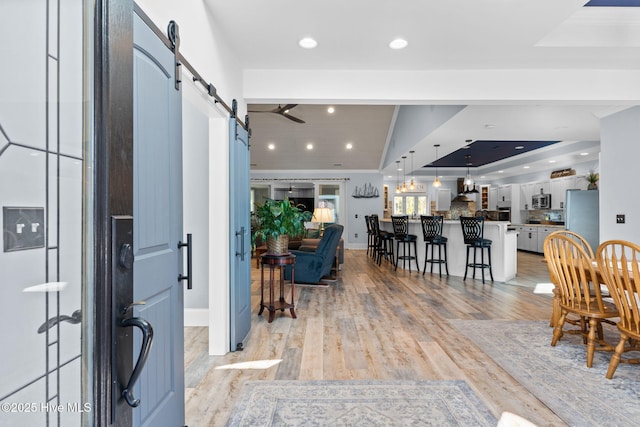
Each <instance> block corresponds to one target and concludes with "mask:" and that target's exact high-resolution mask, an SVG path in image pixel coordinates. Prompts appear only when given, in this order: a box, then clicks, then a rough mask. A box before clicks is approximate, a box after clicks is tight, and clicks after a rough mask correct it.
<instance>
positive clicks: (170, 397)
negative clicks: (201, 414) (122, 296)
mask: <svg viewBox="0 0 640 427" xmlns="http://www.w3.org/2000/svg"><path fill="white" fill-rule="evenodd" d="M133 28H134V30H133V34H134V38H133V40H134V49H133V71H134V79H133V89H134V97H133V98H134V102H133V106H134V122H133V128H134V137H133V147H134V155H133V157H134V167H133V176H134V177H133V184H134V191H133V196H134V200H133V251H134V259H135V262H134V269H133V270H134V273H133V282H134V290H133V301H136V302H137V301H144V304H140V305H135V306H134V307H133V310H134V313H133V315H134V316H135V317H140V318H143V319H146V320H147V321H148V322H149V323H150V324H151V326H152V327H153V344H152V346H151V350H150V352H149V356H148V358H147V360H146V364H145V365H144V368H143V370H142V374H141V376H140V379H139V380H138V381H137V383H136V385H135V387H134V389H133V396H134V397H135V398H136V399H140V405H139V406H137V407H134V408H132V411H133V412H132V414H133V425H134V426H154V427H155V426H183V425H184V419H185V413H184V411H185V409H184V302H183V301H184V294H183V292H184V290H183V286H184V285H183V283H182V282H180V281H178V276H179V275H180V273H182V271H183V269H182V256H181V253H180V249H179V246H178V245H179V242H180V241H181V240H182V103H181V91H179V90H176V84H175V76H174V73H175V66H174V65H175V62H174V55H173V53H172V52H171V51H170V50H169V49H168V48H167V46H166V45H165V44H164V43H163V42H162V41H161V40H160V39H159V38H158V37H157V36H156V35H155V34H154V33H153V31H152V30H151V29H150V28H149V27H148V26H147V25H146V24H145V23H144V21H143V20H142V19H141V18H140V17H139V16H138V15H137V14H134V26H133ZM141 345H142V339H141V334H137V333H136V335H135V337H134V352H133V355H132V356H133V357H134V359H137V357H138V354H139V352H140V348H141ZM134 362H135V360H134Z"/></svg>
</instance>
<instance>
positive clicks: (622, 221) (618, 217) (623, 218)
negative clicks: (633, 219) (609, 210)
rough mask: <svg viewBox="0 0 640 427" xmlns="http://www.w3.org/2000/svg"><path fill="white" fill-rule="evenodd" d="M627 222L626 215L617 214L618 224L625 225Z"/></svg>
mask: <svg viewBox="0 0 640 427" xmlns="http://www.w3.org/2000/svg"><path fill="white" fill-rule="evenodd" d="M624 222H625V215H624V214H617V215H616V224H624Z"/></svg>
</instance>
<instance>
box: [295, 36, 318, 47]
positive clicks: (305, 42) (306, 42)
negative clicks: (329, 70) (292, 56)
mask: <svg viewBox="0 0 640 427" xmlns="http://www.w3.org/2000/svg"><path fill="white" fill-rule="evenodd" d="M298 44H299V45H300V47H302V48H304V49H313V48H314V47H316V46H318V42H317V41H315V40H314V39H312V38H311V37H305V38H303V39H300V41H299V42H298Z"/></svg>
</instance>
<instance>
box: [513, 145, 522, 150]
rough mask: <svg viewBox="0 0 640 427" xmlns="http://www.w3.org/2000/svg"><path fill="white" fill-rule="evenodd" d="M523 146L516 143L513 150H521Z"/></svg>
mask: <svg viewBox="0 0 640 427" xmlns="http://www.w3.org/2000/svg"><path fill="white" fill-rule="evenodd" d="M523 148H524V145H516V146H515V147H514V150H522V149H523Z"/></svg>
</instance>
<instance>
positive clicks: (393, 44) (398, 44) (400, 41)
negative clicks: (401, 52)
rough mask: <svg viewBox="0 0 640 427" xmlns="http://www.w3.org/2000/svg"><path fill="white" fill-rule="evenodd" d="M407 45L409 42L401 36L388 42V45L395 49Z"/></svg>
mask: <svg viewBox="0 0 640 427" xmlns="http://www.w3.org/2000/svg"><path fill="white" fill-rule="evenodd" d="M407 45H409V42H408V41H406V40H405V39H401V38H397V39H394V40H392V41H391V43H389V47H390V48H391V49H395V50H398V49H404V48H405V47H407Z"/></svg>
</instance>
